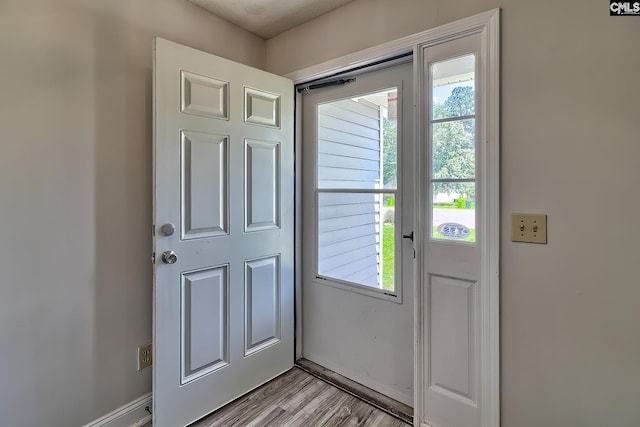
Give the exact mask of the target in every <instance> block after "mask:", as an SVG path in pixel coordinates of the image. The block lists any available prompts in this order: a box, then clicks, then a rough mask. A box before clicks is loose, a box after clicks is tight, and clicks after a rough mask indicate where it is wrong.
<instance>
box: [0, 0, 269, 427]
mask: <svg viewBox="0 0 640 427" xmlns="http://www.w3.org/2000/svg"><path fill="white" fill-rule="evenodd" d="M153 36H162V37H165V38H168V39H171V40H175V41H177V42H180V43H184V44H187V45H190V46H193V47H196V48H199V49H202V50H206V51H209V52H212V53H215V54H218V55H221V56H224V57H227V58H230V59H233V60H236V61H239V62H243V63H246V64H249V65H252V66H255V67H260V68H263V67H264V54H265V50H264V49H265V43H264V41H263V40H262V39H260V38H258V37H256V36H253V35H251V34H249V33H248V32H246V31H244V30H241V29H239V28H237V27H235V26H233V25H231V24H229V23H227V22H225V21H222V20H221V19H218V18H216V17H214V16H213V15H210V14H208V13H205V12H204V11H202V10H201V9H199V8H198V7H196V6H194V5H192V4H190V3H189V2H187V1H186V0H108V1H102V0H100V1H97V0H29V1H25V0H2V1H0V99H1V102H0V132H1V133H0V141H1V142H0V144H1V147H2V149H1V151H0V218H1V219H2V231H1V232H0V234H1V237H0V372H1V373H2V374H1V376H0V377H1V378H2V383H1V384H0V426H7V427H33V426H52V427H73V426H80V425H83V424H85V423H87V422H89V421H91V420H93V419H96V418H98V417H100V416H102V415H104V414H106V413H108V412H110V411H111V410H113V409H115V408H117V407H119V406H121V405H123V404H125V403H128V402H130V401H132V400H134V399H135V398H137V397H140V396H142V395H144V394H146V393H148V392H150V391H151V370H150V369H147V370H145V371H142V372H140V373H138V372H137V371H136V356H135V355H136V347H137V346H138V345H141V344H144V343H147V342H149V341H151V296H152V283H151V263H150V258H149V257H150V252H151V236H150V231H151V83H152V81H151V79H152V75H151V63H152V51H151V49H152V38H153Z"/></svg>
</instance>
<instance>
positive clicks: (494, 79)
mask: <svg viewBox="0 0 640 427" xmlns="http://www.w3.org/2000/svg"><path fill="white" fill-rule="evenodd" d="M470 33H478V34H480V35H481V55H482V57H483V58H484V59H483V63H482V66H483V67H484V70H485V72H484V73H483V78H484V79H485V82H484V85H483V86H482V87H483V88H484V93H483V94H482V95H483V97H482V99H483V102H484V109H485V115H486V121H485V123H486V126H485V127H484V129H485V134H484V135H481V136H480V138H478V141H479V142H482V143H484V144H485V145H486V150H485V156H484V157H483V158H482V159H481V161H482V162H483V167H482V168H480V169H481V170H482V171H483V172H482V173H483V174H484V177H481V180H480V182H482V183H483V185H484V187H485V188H484V194H485V198H486V203H485V204H484V206H485V208H484V211H483V212H480V215H479V220H480V221H482V222H483V226H484V230H485V233H486V238H485V239H483V241H482V246H481V251H482V252H481V253H482V255H481V270H480V280H481V281H482V283H483V284H484V286H483V287H482V290H481V295H480V299H481V303H480V304H481V306H480V307H481V313H480V323H481V325H480V334H481V350H480V363H481V368H480V382H481V391H480V399H479V404H480V413H481V426H482V427H498V426H499V425H500V355H499V351H500V329H499V326H500V317H499V316H500V305H499V304H500V293H499V292H500V289H499V273H500V271H499V267H500V258H499V257H500V168H499V167H500V149H499V143H500V104H499V103H500V76H499V72H500V67H499V65H500V37H499V36H500V10H499V9H493V10H489V11H487V12H483V13H480V14H478V15H474V16H471V17H468V18H464V19H461V20H459V21H455V22H452V23H449V24H445V25H442V26H439V27H437V28H433V29H430V30H427V31H423V32H420V33H417V34H413V35H410V36H407V37H403V38H401V39H397V40H393V41H391V42H388V43H384V44H381V45H378V46H374V47H371V48H368V49H364V50H361V51H358V52H354V53H351V54H348V55H345V56H342V57H339V58H336V59H332V60H329V61H326V62H323V63H320V64H317V65H314V66H311V67H307V68H304V69H301V70H298V71H294V72H292V73H289V74H287V75H286V76H285V77H287V78H289V79H291V80H293V81H294V83H296V84H300V83H304V82H307V81H311V80H315V79H319V78H322V77H326V76H329V75H332V74H335V73H339V72H343V71H347V70H350V69H353V68H356V67H359V66H363V65H367V64H370V63H372V62H375V61H380V60H384V59H389V58H392V57H394V56H397V55H401V54H405V53H408V52H411V51H413V54H414V88H415V98H414V103H415V105H416V116H415V117H416V120H414V126H415V129H414V138H415V142H416V143H414V147H415V150H417V151H416V153H415V156H414V158H415V168H416V172H415V176H416V177H419V176H421V173H422V171H421V169H419V168H422V165H421V164H420V163H421V162H420V161H419V159H421V158H423V157H422V155H423V153H422V152H421V150H422V149H423V147H421V145H422V144H420V143H419V142H420V141H423V139H424V135H425V132H426V131H427V130H426V129H425V125H424V124H423V123H422V122H423V120H418V118H419V117H422V114H423V111H424V108H425V106H424V104H423V100H421V97H420V94H422V93H425V91H424V89H425V82H424V81H423V80H424V79H423V76H424V71H425V70H424V61H422V60H421V59H422V49H423V48H424V47H426V46H429V45H432V44H435V43H441V42H443V41H446V40H453V39H456V38H459V37H461V36H464V35H467V34H470ZM300 101H301V97H300V96H299V95H298V96H297V99H296V103H297V105H300V104H299V102H300ZM296 116H297V117H296V124H297V125H299V124H300V123H301V122H300V119H299V118H300V117H301V111H300V109H299V108H298V109H296ZM295 145H296V181H297V184H298V183H299V181H298V179H299V177H300V176H301V172H302V170H301V163H302V162H301V161H299V160H301V159H300V158H299V156H300V153H301V152H302V140H301V132H300V127H299V126H297V129H296V142H295ZM415 189H416V197H417V199H416V202H417V203H416V207H415V211H416V212H415V218H416V235H417V236H424V230H425V229H426V227H427V224H425V223H424V221H423V220H421V215H420V214H421V212H419V210H420V209H421V208H422V206H424V204H423V203H424V200H423V198H424V196H423V195H424V194H427V192H426V183H424V182H420V180H419V179H416V182H415ZM301 196H302V194H301V186H300V185H296V200H297V201H299V200H301ZM301 214H302V211H301V206H300V203H299V202H297V203H296V214H295V215H296V224H297V226H296V249H297V250H299V249H300V248H301V245H300V239H301V234H300V233H299V231H301V229H300V224H301V218H302V215H301ZM422 241H423V239H421V238H416V239H415V250H416V259H418V260H420V259H422V253H423V247H422ZM296 253H299V252H296ZM420 264H421V263H415V269H416V270H415V275H414V277H415V279H414V292H415V295H414V301H415V307H414V334H415V347H414V365H415V372H414V390H415V391H414V393H415V396H414V406H415V409H414V411H415V414H414V425H423V422H422V420H423V419H425V418H424V414H423V413H422V411H423V409H422V408H423V405H422V401H423V398H424V391H423V390H424V376H423V372H424V370H425V369H427V368H428V367H427V366H424V363H423V348H424V346H423V344H424V343H423V338H422V337H423V330H424V322H423V318H424V315H423V307H422V304H421V301H422V286H421V284H422V283H423V274H424V273H425V272H424V271H422V270H423V269H422V266H421V265H420ZM301 267H302V265H301V259H300V257H299V256H297V257H296V271H297V274H296V285H295V286H296V294H297V295H298V296H299V295H300V290H301V275H300V274H299V272H300V271H301ZM300 302H301V301H300V300H299V299H298V298H297V299H296V303H297V308H296V325H297V326H296V342H297V345H296V356H297V357H300V355H301V339H302V337H301V335H300V331H301V330H302V328H301V323H300V322H301V320H302V316H301V312H300Z"/></svg>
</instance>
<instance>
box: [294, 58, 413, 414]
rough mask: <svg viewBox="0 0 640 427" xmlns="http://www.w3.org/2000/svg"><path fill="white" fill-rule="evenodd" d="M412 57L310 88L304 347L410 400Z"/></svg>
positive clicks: (306, 106) (305, 107) (309, 354)
mask: <svg viewBox="0 0 640 427" xmlns="http://www.w3.org/2000/svg"><path fill="white" fill-rule="evenodd" d="M412 88H413V73H412V63H411V61H410V60H409V62H406V63H404V64H400V65H395V66H392V67H389V68H385V69H381V70H377V71H372V72H368V73H364V74H359V75H356V76H355V81H354V82H351V83H349V84H346V85H343V86H331V87H324V88H321V89H313V90H310V91H308V92H304V95H303V102H302V111H303V112H302V114H303V157H304V162H303V172H304V173H303V180H304V183H303V224H302V227H303V230H304V231H303V240H304V243H303V244H304V248H303V285H302V356H303V357H304V358H306V359H308V360H311V361H313V362H315V363H318V364H320V365H322V366H324V367H327V368H329V369H331V370H333V371H336V372H338V373H340V374H342V375H344V376H346V377H348V378H350V379H352V380H354V381H356V382H359V383H361V384H363V385H365V386H367V387H369V388H372V389H374V390H376V391H378V392H381V393H383V394H385V395H387V396H390V397H392V398H394V399H396V400H399V401H401V402H403V403H405V404H407V405H410V406H413V372H414V371H413V349H414V342H413V290H412V287H413V269H412V262H413V248H412V242H411V241H410V240H409V239H403V238H402V235H403V234H410V233H411V232H412V230H413V198H414V194H413V182H414V177H413V158H412V154H413V146H412V142H413V89H412Z"/></svg>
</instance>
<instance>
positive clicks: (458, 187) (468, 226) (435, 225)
mask: <svg viewBox="0 0 640 427" xmlns="http://www.w3.org/2000/svg"><path fill="white" fill-rule="evenodd" d="M431 185H432V190H433V208H432V215H431V218H432V224H431V226H432V227H431V237H433V238H434V239H446V240H461V241H466V242H475V241H476V184H475V183H473V182H434V183H432V184H431Z"/></svg>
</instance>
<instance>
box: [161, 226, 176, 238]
mask: <svg viewBox="0 0 640 427" xmlns="http://www.w3.org/2000/svg"><path fill="white" fill-rule="evenodd" d="M174 231H176V226H175V225H173V224H171V223H168V224H164V225H163V226H162V227H160V233H162V235H163V236H171V235H172V234H173V232H174Z"/></svg>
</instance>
